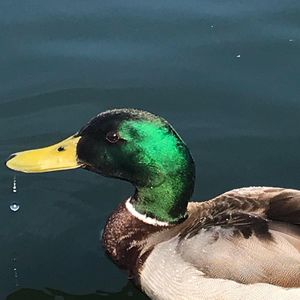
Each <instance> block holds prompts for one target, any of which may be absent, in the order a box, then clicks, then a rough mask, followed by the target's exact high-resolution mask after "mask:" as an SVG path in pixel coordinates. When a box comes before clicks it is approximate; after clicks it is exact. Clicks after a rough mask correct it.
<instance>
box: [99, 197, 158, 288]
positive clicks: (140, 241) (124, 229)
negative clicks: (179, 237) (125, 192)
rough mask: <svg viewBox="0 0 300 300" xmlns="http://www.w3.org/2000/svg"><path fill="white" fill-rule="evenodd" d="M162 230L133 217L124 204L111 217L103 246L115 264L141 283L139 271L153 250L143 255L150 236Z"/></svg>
mask: <svg viewBox="0 0 300 300" xmlns="http://www.w3.org/2000/svg"><path fill="white" fill-rule="evenodd" d="M160 230H162V228H161V227H160V226H154V225H150V224H147V223H144V222H142V221H141V220H139V219H137V218H136V217H135V216H133V215H132V214H131V213H130V212H129V211H128V210H127V208H126V206H125V201H124V202H122V203H121V204H120V205H119V206H118V208H117V209H116V210H115V211H114V213H113V214H112V215H111V216H110V217H109V219H108V221H107V223H106V225H105V228H104V233H103V237H102V238H103V246H104V248H105V250H106V252H107V254H108V255H109V256H110V257H111V258H112V260H113V262H114V263H115V264H117V265H118V266H119V267H120V268H122V269H126V270H128V271H129V274H130V276H131V277H132V278H134V279H135V281H136V282H137V283H138V281H139V270H140V268H141V266H142V265H143V263H144V261H145V260H146V258H147V257H148V255H149V254H150V253H151V251H152V249H149V250H147V251H146V252H145V253H141V251H142V249H143V245H145V243H146V241H147V238H148V237H149V235H151V234H153V233H155V232H158V231H160Z"/></svg>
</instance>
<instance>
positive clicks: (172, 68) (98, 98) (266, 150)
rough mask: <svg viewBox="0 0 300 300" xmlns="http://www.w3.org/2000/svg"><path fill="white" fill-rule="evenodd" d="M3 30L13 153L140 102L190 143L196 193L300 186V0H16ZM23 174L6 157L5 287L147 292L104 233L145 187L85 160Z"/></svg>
mask: <svg viewBox="0 0 300 300" xmlns="http://www.w3.org/2000/svg"><path fill="white" fill-rule="evenodd" d="M0 28H1V31H0V45H1V55H0V66H1V68H0V126H1V128H2V130H1V136H0V160H1V161H2V162H4V161H5V159H6V158H7V156H8V155H9V154H10V153H13V152H16V151H19V150H23V149H27V148H32V147H40V146H44V145H48V144H52V143H54V142H56V141H58V140H61V139H62V138H65V137H67V136H69V135H71V134H72V133H74V132H75V131H77V130H78V129H79V128H80V127H81V126H82V125H84V124H85V123H86V122H87V121H88V119H89V118H91V117H93V116H94V115H96V114H97V113H99V112H101V111H104V110H106V109H109V108H115V107H134V108H140V109H144V110H149V111H152V112H154V113H156V114H159V115H162V116H164V117H165V118H167V119H168V120H169V121H170V122H171V123H172V124H173V125H174V127H175V128H176V129H177V130H178V132H179V133H180V134H181V136H182V137H183V138H184V140H185V141H186V142H187V144H188V145H189V147H190V149H191V151H192V153H193V156H194V159H195V162H196V166H197V181H196V189H195V193H194V197H193V199H194V200H199V201H200V200H204V199H208V198H210V197H213V196H214V195H217V194H218V193H222V192H224V191H227V190H229V189H232V188H235V187H241V186H249V185H270V186H284V187H291V188H300V172H299V168H300V155H299V149H300V129H299V112H300V101H299V94H300V93H299V92H300V85H299V79H300V74H299V70H300V58H299V53H300V44H299V42H300V30H299V28H300V3H299V1H291V0H286V1H278V0H273V1H267V0H260V1H258V0H254V1H244V0H242V1H240V0H239V1H234V0H230V1H215V0H214V1H211V0H209V1H208V0H207V1H203V0H197V1H196V0H195V1H174V0H172V1H171V0H167V1H150V2H149V1H130V2H128V1H127V2H126V1H125V2H124V1H88V2H86V1H84V2H83V1H74V0H73V1H57V0H54V1H51V2H50V1H48V2H43V3H41V2H40V1H33V0H28V1H13V0H10V1H8V0H4V1H1V3H0ZM14 175H15V174H14V173H13V172H11V171H9V170H7V169H6V168H5V167H4V164H3V163H2V164H1V166H0V190H1V196H0V198H1V201H0V239H1V258H0V264H1V268H0V298H1V299H2V298H6V297H7V296H8V295H10V296H8V298H7V299H10V300H11V299H22V300H23V299H30V300H34V299H56V300H57V299H100V298H101V299H102V298H112V299H127V298H128V297H130V298H132V299H147V298H146V297H145V296H143V295H142V294H140V293H139V291H137V290H136V289H135V288H134V287H133V286H132V285H131V284H130V283H128V282H127V275H126V273H124V272H122V271H120V270H119V269H118V268H117V267H116V266H114V265H113V264H112V262H111V261H110V260H109V259H108V258H107V257H106V256H105V254H104V251H103V249H102V247H101V243H100V242H99V239H100V232H101V229H102V228H103V226H104V224H105V221H106V219H107V217H108V216H109V214H110V213H111V212H112V210H113V209H114V208H115V207H116V206H117V204H118V203H119V202H120V201H121V200H123V199H125V198H127V197H128V196H129V195H130V194H131V193H132V191H133V187H131V186H130V185H128V184H127V183H125V182H120V181H117V180H114V179H108V178H103V177H100V176H98V175H96V174H93V173H89V172H86V171H83V170H76V171H66V172H60V173H59V172H58V173H53V174H31V175H25V174H17V182H18V190H17V193H13V192H12V182H13V176H14ZM13 201H18V203H19V204H20V209H19V210H18V211H16V212H12V211H11V210H10V208H9V206H10V204H11V203H12V202H13ZM15 268H16V269H17V272H18V276H17V277H18V278H17V281H16V278H15V277H16V276H15V270H14V269H15ZM16 285H17V286H16ZM80 295H81V296H80ZM59 297H60V298H59Z"/></svg>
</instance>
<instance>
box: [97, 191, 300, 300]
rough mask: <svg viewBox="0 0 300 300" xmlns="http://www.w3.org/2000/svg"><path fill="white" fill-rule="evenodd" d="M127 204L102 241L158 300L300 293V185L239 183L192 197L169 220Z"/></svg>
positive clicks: (295, 296) (115, 215)
mask: <svg viewBox="0 0 300 300" xmlns="http://www.w3.org/2000/svg"><path fill="white" fill-rule="evenodd" d="M129 203H130V199H128V200H126V201H125V202H123V203H121V204H120V206H119V207H118V209H117V210H116V211H115V212H114V213H113V214H112V216H111V217H110V218H109V220H108V222H107V225H106V228H105V231H104V235H103V241H104V246H105V248H106V250H107V252H108V254H109V255H110V256H111V257H112V259H113V261H114V262H115V263H116V264H117V265H119V266H120V267H122V268H125V269H127V270H129V271H130V273H131V276H132V277H133V278H134V280H135V282H136V283H137V284H138V285H140V287H141V288H142V289H143V290H144V291H145V292H146V293H147V294H148V295H149V296H150V297H151V298H152V299H170V300H171V299H223V300H227V299H228V300H235V299H257V300H259V299H274V300H275V299H300V228H299V224H298V223H299V218H300V217H299V215H300V191H297V190H291V189H281V188H268V187H251V188H242V189H237V190H233V191H230V192H227V193H225V194H223V195H220V196H219V197H217V198H215V199H212V200H210V201H207V202H202V203H197V202H190V203H189V205H188V217H187V219H186V220H185V221H183V222H182V223H180V224H177V225H170V226H166V225H159V224H155V221H152V222H151V220H149V219H148V220H147V219H145V217H144V216H142V215H141V216H139V215H137V214H136V213H133V212H132V206H130V205H128V204H129ZM287 219H289V220H290V221H289V222H287ZM297 222H298V223H297ZM287 288H289V289H287Z"/></svg>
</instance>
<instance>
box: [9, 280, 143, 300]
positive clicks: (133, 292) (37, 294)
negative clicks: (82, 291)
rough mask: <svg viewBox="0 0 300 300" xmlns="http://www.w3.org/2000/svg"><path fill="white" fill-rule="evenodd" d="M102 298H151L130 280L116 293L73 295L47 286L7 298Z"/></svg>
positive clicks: (89, 299) (15, 293) (52, 299)
mask: <svg viewBox="0 0 300 300" xmlns="http://www.w3.org/2000/svg"><path fill="white" fill-rule="evenodd" d="M100 299H116V300H120V299H121V300H123V299H140V300H146V299H149V298H148V297H146V296H145V295H143V294H141V293H140V292H139V291H138V290H137V289H136V288H135V287H134V286H133V285H132V283H131V282H129V281H128V283H127V285H126V286H125V287H124V288H122V290H121V291H119V292H116V293H106V292H102V291H97V292H96V293H94V294H88V295H71V294H67V293H64V292H62V291H59V290H55V289H51V288H47V289H45V290H44V291H41V290H34V289H19V290H17V291H15V292H14V293H12V294H10V295H9V296H8V297H7V298H6V300H100Z"/></svg>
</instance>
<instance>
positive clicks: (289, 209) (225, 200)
mask: <svg viewBox="0 0 300 300" xmlns="http://www.w3.org/2000/svg"><path fill="white" fill-rule="evenodd" d="M6 166H7V167H8V168H10V169H12V170H15V171H20V172H25V173H42V172H52V171H61V170H69V169H75V168H83V169H86V170H89V171H92V172H96V173H98V174H101V175H103V176H108V177H114V178H118V179H121V180H125V181H127V182H129V183H131V184H132V185H133V186H134V187H135V191H134V193H133V195H132V196H130V197H129V198H126V199H125V200H123V201H121V202H120V204H119V205H118V206H117V208H116V209H115V210H114V211H113V213H112V214H111V215H110V217H109V218H108V220H107V222H106V225H105V228H104V232H103V236H102V244H103V246H104V249H105V251H106V253H107V254H108V255H109V257H110V258H111V259H112V261H113V262H114V263H115V264H116V265H117V266H119V267H120V268H121V269H125V270H127V272H128V276H129V278H130V279H132V280H133V282H134V283H135V285H136V286H137V287H138V288H140V289H141V290H142V291H143V292H144V293H145V294H146V295H148V297H150V298H151V299H157V300H174V299H176V300H194V299H204V300H238V299H243V300H247V299H251V300H253V299H256V300H263V299H264V300H265V299H268V300H270V299H271V300H272V299H273V300H275V299H276V300H277V299H289V300H296V299H300V191H299V190H296V189H288V188H278V187H245V188H237V189H234V190H231V191H228V192H225V193H224V194H221V195H218V196H216V197H215V198H213V199H211V200H207V201H204V202H192V201H191V198H192V194H193V190H194V185H195V164H194V160H193V157H192V155H191V152H190V150H189V149H188V146H187V145H186V144H185V142H184V141H183V140H182V138H181V137H180V136H179V134H178V133H177V132H176V131H175V129H174V128H173V127H172V126H171V125H170V124H169V122H167V121H166V120H165V119H163V118H162V117H160V116H157V115H155V114H152V113H149V112H146V111H142V110H137V109H128V108H124V109H112V110H108V111H105V112H102V113H100V114H98V115H97V116H96V117H94V118H92V119H91V120H90V121H89V122H88V123H87V124H86V125H85V126H83V127H82V128H81V129H80V130H79V131H78V132H76V133H75V134H73V135H72V136H70V137H69V138H67V139H65V140H63V141H61V142H59V143H56V144H54V145H51V146H48V147H44V148H40V149H34V150H27V151H22V152H18V153H14V154H12V155H11V156H10V157H9V158H8V159H7V161H6ZM124 198H125V197H124Z"/></svg>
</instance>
